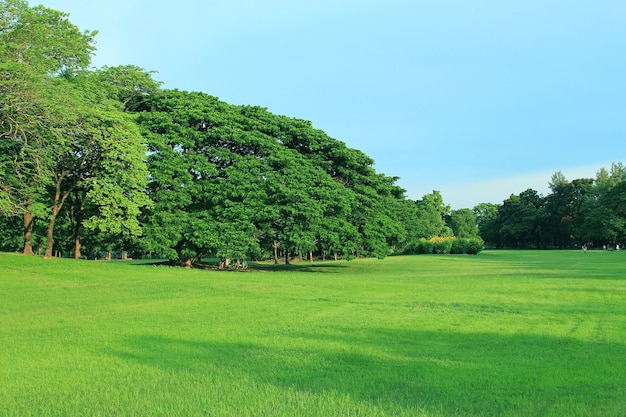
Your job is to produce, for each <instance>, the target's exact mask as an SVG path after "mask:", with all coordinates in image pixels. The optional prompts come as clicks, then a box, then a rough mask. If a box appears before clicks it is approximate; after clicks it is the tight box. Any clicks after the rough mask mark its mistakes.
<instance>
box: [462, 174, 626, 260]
mask: <svg viewBox="0 0 626 417" xmlns="http://www.w3.org/2000/svg"><path fill="white" fill-rule="evenodd" d="M549 187H550V191H551V193H550V194H548V195H547V196H545V197H544V196H542V195H540V194H539V193H537V191H535V190H533V189H528V190H526V191H524V192H522V193H520V194H519V195H511V196H510V197H509V198H508V199H506V200H505V201H504V202H503V203H502V204H501V205H496V204H480V205H478V206H477V207H475V208H474V214H475V215H476V218H477V221H478V225H479V227H480V235H481V236H482V238H483V239H484V240H485V241H486V242H488V243H489V244H491V245H492V246H495V247H509V248H571V247H580V246H582V245H583V244H587V245H588V246H590V247H603V246H615V245H616V244H620V243H621V242H624V241H625V238H626V236H625V234H626V167H624V165H623V164H622V163H621V162H618V163H613V164H612V165H611V168H610V169H609V170H607V169H606V168H601V169H600V170H599V171H598V172H597V173H596V177H595V178H580V179H575V180H573V181H568V180H567V179H566V178H565V177H564V176H563V174H562V173H561V172H556V173H555V174H554V175H553V176H552V179H551V181H550V183H549Z"/></svg>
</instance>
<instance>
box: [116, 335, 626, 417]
mask: <svg viewBox="0 0 626 417" xmlns="http://www.w3.org/2000/svg"><path fill="white" fill-rule="evenodd" d="M123 344H124V347H123V350H120V351H117V352H113V354H114V355H115V356H117V357H119V358H121V359H124V360H128V361H134V362H138V363H141V364H145V365H149V366H154V367H159V368H164V369H167V370H170V371H171V370H174V371H176V370H180V371H185V372H188V371H189V370H194V371H196V372H201V373H206V372H210V370H211V369H215V368H218V369H219V368H224V369H226V370H228V371H229V372H231V373H233V374H234V375H237V374H239V375H246V376H248V377H249V378H252V379H254V380H256V381H258V382H259V383H266V384H272V385H274V386H279V387H283V388H285V389H294V388H295V389H298V390H301V391H303V392H308V393H313V394H319V395H321V396H323V395H324V394H325V393H328V392H337V393H341V394H345V395H347V396H349V397H351V398H353V399H355V400H359V401H364V402H370V403H371V404H375V405H377V406H379V407H382V408H384V409H387V410H388V411H389V412H392V411H393V410H398V409H403V410H407V411H411V410H427V411H429V412H432V413H434V414H437V415H441V414H443V415H467V416H472V415H481V416H483V415H484V416H488V415H492V416H499V415H505V414H506V415H543V414H546V413H547V414H551V413H552V414H554V413H555V412H556V413H557V414H558V412H561V413H563V412H564V411H565V412H566V411H567V410H570V411H572V412H573V411H574V410H576V411H580V410H581V409H584V410H587V411H590V410H597V411H601V410H607V411H610V410H619V409H622V410H623V409H626V397H624V395H623V394H624V385H623V382H622V376H623V375H624V374H626V365H625V364H624V361H622V360H616V358H623V357H626V346H625V345H621V344H620V345H618V344H609V343H600V342H598V343H586V342H582V341H579V340H576V339H569V338H562V339H561V338H554V337H545V336H537V335H510V336H507V335H500V334H487V333H475V334H466V333H463V334H460V333H453V332H428V331H401V330H392V329H365V330H364V329H358V330H355V329H335V331H333V333H324V334H307V333H295V334H290V335H283V336H282V340H281V337H280V336H277V338H274V339H272V340H268V341H267V343H258V344H254V343H237V342H217V341H211V340H185V339H175V338H169V337H164V336H160V335H138V336H135V337H130V338H128V339H126V340H124V341H123ZM568 407H570V408H568ZM598 415H603V413H602V412H600V413H599V414H598ZM604 415H610V414H604Z"/></svg>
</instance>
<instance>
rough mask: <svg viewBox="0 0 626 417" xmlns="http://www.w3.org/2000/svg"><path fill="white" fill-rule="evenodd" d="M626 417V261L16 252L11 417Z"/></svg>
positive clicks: (600, 257)
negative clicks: (135, 258)
mask: <svg viewBox="0 0 626 417" xmlns="http://www.w3.org/2000/svg"><path fill="white" fill-rule="evenodd" d="M253 266H254V265H253ZM625 415H626V253H624V252H612V253H608V252H601V251H592V252H589V253H587V254H583V253H582V252H580V251H501V252H500V251H485V252H482V253H481V254H479V255H477V256H449V255H448V256H446V255H443V256H442V255H428V256H426V255H423V256H410V257H409V256H407V257H389V258H387V259H385V260H383V261H380V260H369V259H368V260H356V261H352V262H326V263H321V262H320V263H314V264H309V263H301V264H295V265H292V266H291V267H290V268H285V267H280V268H276V269H275V270H274V268H273V266H267V267H264V269H263V270H250V271H210V270H199V269H195V270H184V269H178V268H170V267H163V266H146V265H137V264H133V263H132V262H94V261H74V260H68V259H52V260H49V261H45V260H43V259H40V258H35V257H23V256H19V255H13V254H0V416H20V417H22V416H237V417H239V416H241V417H243V416H250V417H252V416H254V417H259V416H284V417H295V416H319V417H329V416H364V417H365V416H367V417H373V416H412V417H414V416H524V417H528V416H568V417H571V416H590V417H591V416H593V417H599V416H625Z"/></svg>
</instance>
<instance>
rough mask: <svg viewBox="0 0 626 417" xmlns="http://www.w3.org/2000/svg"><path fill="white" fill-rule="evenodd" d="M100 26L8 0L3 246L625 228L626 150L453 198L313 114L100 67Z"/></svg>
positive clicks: (418, 237)
mask: <svg viewBox="0 0 626 417" xmlns="http://www.w3.org/2000/svg"><path fill="white" fill-rule="evenodd" d="M95 35H96V33H95V32H81V31H80V30H79V29H78V28H77V27H76V26H74V25H72V24H71V22H69V20H68V16H67V15H66V14H64V13H62V12H58V11H55V10H51V9H48V8H45V7H43V6H37V7H32V8H31V7H29V6H28V4H27V3H26V2H25V1H23V0H0V215H2V216H3V217H2V221H1V222H0V250H12V251H17V250H20V251H23V252H24V253H26V254H32V253H37V252H42V253H43V254H44V256H46V257H51V256H53V255H54V254H55V253H62V254H64V255H68V254H71V255H73V256H74V257H77V258H79V257H81V256H83V255H86V256H88V257H96V256H98V254H99V253H101V252H111V251H131V252H132V253H134V254H136V255H144V254H156V255H158V256H164V257H167V258H169V259H172V260H174V261H176V262H179V263H180V264H185V265H191V264H192V263H193V262H194V261H196V260H198V259H200V258H201V257H203V256H207V255H210V256H219V257H227V258H237V257H240V256H243V255H245V256H252V257H254V258H259V259H262V258H270V259H271V258H274V259H275V261H278V259H279V258H282V259H284V260H285V261H286V262H289V259H290V258H291V257H293V256H304V257H309V258H312V257H314V256H317V257H320V258H338V257H343V258H350V257H354V256H375V257H384V256H386V255H387V254H389V253H391V252H403V251H407V252H410V251H415V248H420V247H422V246H423V243H420V242H423V240H424V239H429V238H432V237H435V236H457V237H459V238H464V239H475V240H476V241H477V242H480V243H481V244H482V241H481V238H480V236H482V238H484V239H485V240H486V241H487V242H489V243H491V244H493V245H494V246H498V247H505V246H506V247H567V246H570V245H572V244H573V242H582V241H583V240H593V241H600V240H607V241H608V240H613V241H614V240H615V239H617V238H618V237H619V238H621V237H622V236H623V232H624V222H623V219H624V213H623V211H620V207H623V204H621V200H620V199H621V196H623V195H624V186H623V181H624V179H625V178H624V169H623V167H622V166H621V164H614V166H613V167H612V169H611V172H610V173H608V172H605V171H601V173H599V175H598V178H597V179H596V180H575V181H573V182H572V183H569V182H567V181H566V180H565V179H564V178H562V176H559V175H557V174H558V173H557V174H555V177H554V178H553V182H552V184H551V187H552V191H553V194H551V195H550V196H548V197H542V196H540V195H538V194H537V193H536V192H534V191H532V190H528V191H526V192H524V193H522V194H520V195H519V196H514V195H512V196H511V198H510V199H508V200H506V201H505V202H504V203H503V204H502V205H495V204H482V205H479V206H477V207H475V208H474V209H473V210H471V209H469V208H467V209H460V210H454V211H451V210H450V207H449V206H447V205H446V204H444V202H443V199H442V196H441V194H440V193H439V192H437V191H433V192H432V193H431V194H427V195H425V196H423V198H422V199H420V200H417V201H413V200H410V199H408V198H407V197H406V196H405V191H404V190H403V189H401V188H400V187H398V186H397V185H396V184H395V182H396V181H397V178H396V177H389V176H387V175H384V174H381V173H377V172H376V171H375V169H374V168H373V160H372V159H371V158H369V157H368V156H367V155H365V154H364V153H363V152H361V151H359V150H356V149H352V148H349V147H347V146H346V145H345V144H344V143H343V142H341V141H338V140H336V139H333V138H331V137H329V136H328V135H326V134H325V133H324V132H323V131H321V130H319V129H315V128H313V126H312V124H311V123H310V122H308V121H305V120H299V119H294V118H289V117H285V116H279V115H275V114H272V113H270V112H268V111H267V110H266V109H264V108H260V107H254V106H235V105H230V104H228V103H224V102H222V101H220V100H218V99H217V98H215V97H212V96H209V95H207V94H203V93H198V92H185V91H178V90H166V89H162V88H161V85H160V83H159V82H157V81H154V80H153V78H152V73H150V72H148V71H145V70H143V69H141V68H138V67H135V66H121V67H113V68H111V67H104V68H101V69H92V68H91V67H90V66H89V65H90V59H91V55H92V54H93V53H94V50H95V49H94V46H93V43H94V37H95ZM602 172H604V174H602ZM605 177H606V178H605ZM605 180H606V181H605ZM620 204H621V205H620ZM620 219H621V220H620ZM620 221H621V223H620ZM470 246H471V247H472V248H474V249H472V251H473V252H475V251H476V250H475V248H477V247H481V245H470ZM456 247H461V246H460V245H457V246H456Z"/></svg>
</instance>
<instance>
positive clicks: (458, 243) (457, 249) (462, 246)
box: [450, 238, 467, 255]
mask: <svg viewBox="0 0 626 417" xmlns="http://www.w3.org/2000/svg"><path fill="white" fill-rule="evenodd" d="M466 250H467V239H465V238H457V239H454V240H453V241H452V247H451V248H450V253H453V254H458V255H460V254H463V253H467V251H466Z"/></svg>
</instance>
